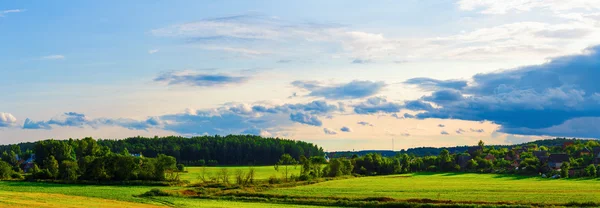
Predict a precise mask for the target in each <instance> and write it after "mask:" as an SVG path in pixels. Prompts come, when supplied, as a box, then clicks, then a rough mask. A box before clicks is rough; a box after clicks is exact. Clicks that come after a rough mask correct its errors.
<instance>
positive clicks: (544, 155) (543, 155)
mask: <svg viewBox="0 0 600 208" xmlns="http://www.w3.org/2000/svg"><path fill="white" fill-rule="evenodd" d="M533 156H535V157H537V159H538V160H539V161H540V162H541V163H546V162H548V151H533Z"/></svg>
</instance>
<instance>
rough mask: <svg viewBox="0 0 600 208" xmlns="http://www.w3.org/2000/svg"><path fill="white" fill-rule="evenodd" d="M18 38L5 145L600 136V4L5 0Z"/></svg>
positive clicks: (6, 104)
mask: <svg viewBox="0 0 600 208" xmlns="http://www.w3.org/2000/svg"><path fill="white" fill-rule="evenodd" d="M0 34H1V35H0V144H12V143H19V142H30V141H37V140H43V139H50V138H54V139H68V138H83V137H88V136H91V137H94V138H103V139H119V138H126V137H132V136H138V135H140V136H155V135H157V136H166V135H182V136H196V135H215V134H219V135H227V134H254V135H261V136H267V137H280V138H287V139H295V140H304V141H309V142H313V143H315V144H317V145H319V146H322V147H323V148H324V149H325V150H326V151H335V150H365V149H395V150H399V149H405V148H410V147H422V146H433V147H442V146H457V145H472V144H476V143H477V141H479V140H483V141H484V142H486V143H487V144H515V143H522V142H527V141H532V140H538V139H548V138H553V137H577V138H598V137H600V128H599V127H600V82H598V81H597V79H598V77H600V46H599V45H600V1H595V0H573V1H562V0H504V1H496V0H406V1H391V0H377V1H352V0H338V1H336V0H330V1H319V0H314V1H313V0H305V1H258V0H255V1H226V0H223V1H217V0H206V1H195V0H194V1H192V0H178V1H164V0H131V1H117V0H106V1H67V0H56V1H34V0H3V1H2V2H0ZM392 141H393V142H392Z"/></svg>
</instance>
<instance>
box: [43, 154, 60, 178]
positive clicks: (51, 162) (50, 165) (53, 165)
mask: <svg viewBox="0 0 600 208" xmlns="http://www.w3.org/2000/svg"><path fill="white" fill-rule="evenodd" d="M44 168H45V169H46V170H48V173H49V175H48V177H50V178H52V179H56V178H57V177H58V172H59V169H58V160H56V159H55V158H54V156H53V155H50V157H48V159H46V160H45V161H44Z"/></svg>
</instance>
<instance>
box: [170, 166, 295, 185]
mask: <svg viewBox="0 0 600 208" xmlns="http://www.w3.org/2000/svg"><path fill="white" fill-rule="evenodd" d="M222 168H226V169H227V170H228V172H229V175H231V179H233V176H234V175H235V173H236V171H238V170H241V171H244V172H246V173H247V172H248V171H249V170H250V167H248V166H228V167H186V168H185V170H186V171H187V173H181V174H180V175H179V177H180V179H181V180H187V181H190V182H191V183H195V182H200V179H199V177H200V175H201V173H202V169H205V170H206V174H207V175H216V174H218V172H219V171H221V169H222ZM252 168H254V171H255V177H254V179H256V180H267V179H269V177H271V176H277V177H281V173H279V172H277V171H276V170H275V168H274V167H273V166H253V167H252ZM289 168H291V171H290V174H294V175H299V174H300V166H296V167H292V166H290V167H289ZM207 177H208V176H207Z"/></svg>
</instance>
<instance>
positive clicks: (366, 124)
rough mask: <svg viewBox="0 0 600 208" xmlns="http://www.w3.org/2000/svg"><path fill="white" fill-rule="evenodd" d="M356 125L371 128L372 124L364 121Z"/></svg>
mask: <svg viewBox="0 0 600 208" xmlns="http://www.w3.org/2000/svg"><path fill="white" fill-rule="evenodd" d="M357 124H360V125H363V126H373V124H371V123H369V122H366V121H359V122H358V123H357Z"/></svg>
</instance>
